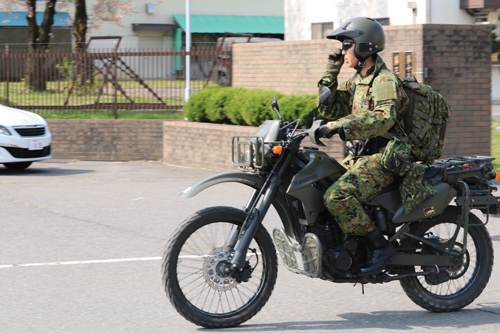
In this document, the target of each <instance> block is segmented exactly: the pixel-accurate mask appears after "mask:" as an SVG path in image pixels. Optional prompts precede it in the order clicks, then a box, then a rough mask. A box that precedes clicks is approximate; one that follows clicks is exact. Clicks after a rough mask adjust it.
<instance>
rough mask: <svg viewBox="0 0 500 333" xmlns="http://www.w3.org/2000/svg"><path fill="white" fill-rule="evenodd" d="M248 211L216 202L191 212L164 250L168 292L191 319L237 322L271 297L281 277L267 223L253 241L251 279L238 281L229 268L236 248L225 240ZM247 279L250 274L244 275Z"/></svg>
mask: <svg viewBox="0 0 500 333" xmlns="http://www.w3.org/2000/svg"><path fill="white" fill-rule="evenodd" d="M245 216H246V214H245V212H243V211H241V210H239V209H236V208H232V207H212V208H207V209H204V210H201V211H199V212H197V213H195V214H194V215H192V216H191V217H190V218H188V219H187V220H186V221H185V222H184V223H183V224H182V225H180V226H179V228H178V229H177V230H176V231H175V232H174V234H173V236H172V238H171V239H170V241H169V243H168V244H167V248H166V250H165V254H164V256H163V265H162V274H163V284H164V287H165V292H166V294H167V296H168V297H169V299H170V301H171V303H172V305H173V306H174V307H175V308H176V309H177V311H178V312H179V313H180V314H181V315H182V316H184V317H185V318H186V319H187V320H189V321H191V322H193V323H194V324H196V325H200V326H203V327H207V328H222V327H231V326H237V325H239V324H241V323H243V322H245V321H247V320H249V319H250V318H252V317H253V316H254V315H255V314H257V312H259V311H260V309H261V308H262V307H263V306H264V304H265V303H266V302H267V301H268V299H269V297H270V296H271V293H272V291H273V289H274V284H275V283H276V277H277V271H278V264H277V260H276V249H275V247H274V244H273V242H272V240H271V237H270V236H269V233H268V232H267V231H266V229H265V228H264V227H263V226H260V228H259V229H258V231H257V233H256V235H255V237H254V239H253V240H252V242H251V243H250V247H249V251H248V254H247V256H246V260H247V264H248V265H247V266H248V267H252V268H254V269H253V271H252V273H251V277H250V279H249V280H248V282H241V281H237V279H235V278H233V277H231V276H230V275H229V274H228V273H227V270H226V269H225V268H226V267H227V265H228V263H229V262H230V260H231V258H232V256H233V252H234V251H233V249H232V248H229V247H227V246H225V243H226V240H227V239H228V237H229V235H230V234H231V232H234V231H239V230H240V228H241V226H242V224H243V221H244V220H245ZM244 280H245V279H244Z"/></svg>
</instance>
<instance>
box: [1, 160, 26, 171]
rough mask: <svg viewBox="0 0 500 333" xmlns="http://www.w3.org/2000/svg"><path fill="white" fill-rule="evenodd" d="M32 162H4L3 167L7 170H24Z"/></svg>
mask: <svg viewBox="0 0 500 333" xmlns="http://www.w3.org/2000/svg"><path fill="white" fill-rule="evenodd" d="M31 163H32V162H14V163H4V164H3V165H5V167H6V168H7V169H9V170H24V169H26V168H27V167H29V166H30V165H31Z"/></svg>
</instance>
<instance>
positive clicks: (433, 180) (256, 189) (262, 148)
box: [162, 96, 500, 328]
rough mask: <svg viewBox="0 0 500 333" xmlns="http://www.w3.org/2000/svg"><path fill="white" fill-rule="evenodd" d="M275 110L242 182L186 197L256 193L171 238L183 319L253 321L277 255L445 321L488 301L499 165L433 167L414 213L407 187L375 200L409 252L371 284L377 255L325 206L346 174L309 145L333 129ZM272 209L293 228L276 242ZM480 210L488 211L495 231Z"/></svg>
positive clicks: (246, 154)
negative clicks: (390, 287) (395, 290)
mask: <svg viewBox="0 0 500 333" xmlns="http://www.w3.org/2000/svg"><path fill="white" fill-rule="evenodd" d="M325 98H328V96H320V101H321V99H325ZM272 107H273V109H274V110H275V111H276V112H277V113H278V115H279V118H280V120H267V121H265V122H264V123H263V124H262V125H261V126H260V127H259V129H258V130H257V132H256V133H255V135H253V136H236V137H234V138H233V142H232V149H233V164H234V165H235V166H237V167H238V168H239V170H240V171H239V172H226V173H219V174H215V175H213V176H210V177H208V178H205V179H203V180H201V181H199V182H197V183H196V184H194V185H192V186H191V187H189V188H187V189H186V190H185V191H184V192H183V193H182V194H181V197H184V198H189V197H193V196H195V195H196V194H198V193H199V192H201V191H203V190H205V189H206V188H208V187H210V186H213V185H216V184H221V183H226V182H235V183H241V184H244V185H247V186H249V187H251V188H253V192H252V195H251V197H250V198H249V201H248V203H247V205H246V207H245V208H244V209H236V208H233V207H223V206H220V207H210V208H206V209H203V210H200V211H198V212H196V213H195V214H193V215H192V216H190V217H189V218H187V219H186V220H185V221H184V222H183V223H182V224H181V225H180V226H179V227H178V228H177V229H176V230H175V231H174V233H173V235H172V237H171V239H170V240H169V242H168V244H167V246H166V250H165V253H164V255H163V259H162V280H163V285H164V288H165V292H166V294H167V297H168V298H169V299H170V301H171V303H172V305H173V306H174V307H175V308H176V310H177V311H178V312H179V313H180V314H181V315H182V316H183V317H185V318H186V319H187V320H189V321H191V322H192V323H194V324H196V325H199V326H203V327H206V328H223V327H233V326H237V325H239V324H241V323H243V322H245V321H247V320H249V319H250V318H252V317H253V316H254V315H256V314H257V313H258V312H259V311H260V310H261V309H262V307H263V306H264V305H265V304H266V302H267V301H268V299H269V297H270V296H271V293H272V291H273V288H274V285H275V282H276V278H277V268H278V262H277V255H276V253H277V252H278V253H279V256H280V257H281V259H282V261H283V264H284V266H285V267H286V268H287V269H288V270H290V271H291V272H293V273H297V274H303V275H305V276H308V277H312V278H320V279H323V280H328V281H331V282H334V283H354V284H356V283H359V284H361V285H363V286H364V284H368V283H371V284H377V283H387V282H392V281H399V282H400V284H401V286H402V288H403V290H404V292H405V293H406V295H407V296H408V297H409V298H410V299H411V300H412V301H413V302H414V303H416V304H417V305H419V306H420V307H422V308H424V309H427V310H429V311H433V312H448V311H456V310H459V309H461V308H463V307H465V306H467V305H468V304H470V303H471V302H473V301H474V299H476V298H477V297H478V296H479V295H480V294H481V293H482V291H483V290H484V288H485V287H486V284H487V283H488V280H489V278H490V275H491V272H492V268H493V246H492V241H491V238H490V235H489V233H488V231H487V229H486V227H485V225H486V224H487V223H488V221H489V220H490V216H498V215H499V213H500V198H499V197H495V196H494V195H493V192H495V191H496V189H497V188H496V187H495V186H494V185H493V184H492V182H491V180H492V179H494V178H495V177H496V178H500V177H498V176H499V175H500V173H498V174H497V173H495V172H493V166H492V164H491V161H492V160H494V157H489V156H465V157H457V158H448V159H442V160H437V161H435V162H434V163H433V164H432V165H429V166H427V167H426V172H425V181H427V182H429V183H430V184H431V185H432V186H433V187H434V188H435V189H436V191H437V194H436V195H434V196H432V197H431V198H429V199H427V200H426V201H425V202H423V203H422V204H421V205H419V206H418V207H417V208H415V209H414V210H413V211H411V212H409V213H408V214H406V213H405V212H404V210H403V206H402V202H401V198H400V195H399V191H398V187H397V185H392V186H389V187H388V188H386V189H385V190H384V191H383V192H382V193H380V194H378V195H377V196H375V197H374V198H372V199H371V200H370V201H368V202H366V203H365V205H364V207H365V209H366V212H367V213H368V215H369V216H370V217H371V219H372V221H374V223H375V224H376V226H377V227H378V228H379V229H380V230H381V231H382V232H383V233H384V235H386V237H387V238H388V240H389V241H390V242H391V243H392V244H393V245H394V246H395V247H396V249H397V253H396V255H394V256H393V257H392V259H391V260H390V261H389V263H388V264H387V265H386V267H385V269H384V270H383V271H382V272H380V273H378V274H375V275H373V276H370V275H369V276H361V275H359V274H358V273H359V270H360V268H361V267H362V266H363V265H364V263H365V262H366V260H367V258H368V257H369V248H368V246H367V244H366V243H365V240H364V238H363V237H356V236H346V235H344V234H343V233H342V231H341V229H340V228H339V226H338V224H337V222H336V221H335V217H334V216H332V215H331V214H330V213H329V212H328V211H327V210H326V208H325V206H324V205H323V194H324V192H325V191H326V189H327V188H328V187H329V186H330V185H331V184H333V183H334V182H335V181H336V180H337V179H339V178H340V176H342V174H344V173H345V172H346V170H345V169H344V167H343V166H342V165H341V164H339V163H338V162H337V161H336V160H335V159H333V158H331V157H329V156H328V155H327V154H325V153H324V152H322V151H320V150H319V149H318V148H317V147H311V146H304V147H302V146H301V143H302V141H303V139H305V138H306V137H309V138H310V140H311V142H312V143H313V144H315V145H318V146H321V145H322V142H321V141H320V140H319V138H317V137H316V135H315V132H316V129H317V128H318V127H319V126H320V124H321V120H316V121H314V123H313V126H312V127H311V128H310V129H308V130H300V129H299V125H300V120H296V121H293V122H290V123H289V122H284V121H283V120H282V119H281V115H280V112H279V107H278V104H277V101H276V98H274V100H273V104H272ZM453 199H455V200H454V202H452V200H453ZM271 205H273V206H274V208H275V209H276V211H277V213H278V215H279V218H280V219H281V222H282V224H283V227H279V228H278V227H277V228H274V229H273V230H272V238H271V235H270V234H269V233H268V231H267V230H266V229H265V228H264V226H263V225H262V220H263V218H264V217H265V216H266V213H267V212H268V209H269V208H270V206H271ZM472 210H479V211H480V212H482V213H483V214H484V215H485V221H484V222H483V221H482V220H481V219H480V218H479V217H478V216H477V215H475V214H474V213H473V212H471V211H472ZM273 240H274V242H273ZM276 249H277V251H276ZM297 255H300V259H301V260H297Z"/></svg>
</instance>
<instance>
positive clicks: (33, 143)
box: [28, 139, 43, 150]
mask: <svg viewBox="0 0 500 333" xmlns="http://www.w3.org/2000/svg"><path fill="white" fill-rule="evenodd" d="M28 149H29V150H41V149H43V142H42V139H30V142H29V147H28Z"/></svg>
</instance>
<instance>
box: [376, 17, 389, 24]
mask: <svg viewBox="0 0 500 333" xmlns="http://www.w3.org/2000/svg"><path fill="white" fill-rule="evenodd" d="M376 20H377V21H378V23H380V24H381V25H391V22H390V19H389V18H388V17H381V18H378V19H376Z"/></svg>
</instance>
